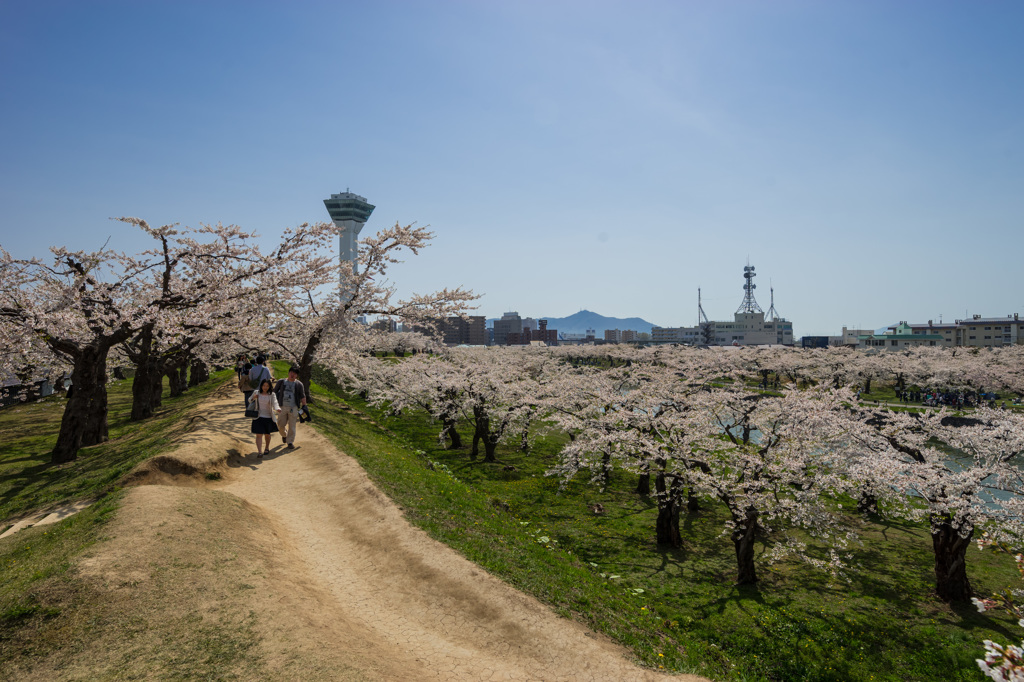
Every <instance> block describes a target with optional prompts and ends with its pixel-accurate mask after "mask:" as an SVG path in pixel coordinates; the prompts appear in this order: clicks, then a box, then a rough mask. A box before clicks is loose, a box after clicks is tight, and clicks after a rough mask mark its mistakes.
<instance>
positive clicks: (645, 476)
mask: <svg viewBox="0 0 1024 682" xmlns="http://www.w3.org/2000/svg"><path fill="white" fill-rule="evenodd" d="M636 494H637V495H643V496H644V497H647V496H648V495H650V494H651V474H650V472H647V471H645V472H644V473H642V474H640V477H639V478H637V480H636Z"/></svg>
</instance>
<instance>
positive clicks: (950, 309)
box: [0, 0, 1024, 336]
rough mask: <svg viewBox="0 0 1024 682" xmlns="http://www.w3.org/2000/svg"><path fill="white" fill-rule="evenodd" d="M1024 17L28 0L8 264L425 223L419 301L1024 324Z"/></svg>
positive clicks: (810, 322) (13, 14) (822, 4)
mask: <svg viewBox="0 0 1024 682" xmlns="http://www.w3.org/2000/svg"><path fill="white" fill-rule="evenodd" d="M1022 26H1024V2H1020V1H1019V0H1007V1H1003V2H1000V1H977V2H966V1H963V2H945V1H942V0H921V1H912V0H884V1H883V0H879V1H875V2H872V1H870V0H868V1H865V0H856V1H852V0H851V1H843V0H827V1H826V0H819V1H815V2H809V1H808V2H803V1H788V0H772V1H770V2H765V1H761V0H759V1H757V2H753V1H751V2H740V1H729V0H725V1H721V2H718V1H716V2H710V1H704V0H702V1H700V2H697V1H681V0H672V1H666V2H656V1H641V0H633V1H630V2H625V1H623V2H600V1H595V0H585V1H584V0H580V1H579V2H569V1H559V0H544V1H539V2H532V1H522V0H516V1H515V2H511V1H509V2H496V1H495V2H492V1H485V0H473V1H469V0H465V1H455V0H444V1H441V0H438V1H434V2H427V1H425V0H424V1H412V0H407V1H403V2H397V1H388V0H374V1H373V2H360V3H354V2H353V3H346V2H301V1H296V2H289V3H284V2H279V1H277V0H275V1H272V2H271V1H266V2H261V1H258V0H255V1H254V0H247V1H245V2H242V1H239V2H223V1H217V0H202V1H191V0H173V1H171V0H168V1H166V2H160V1H157V0H148V1H144V0H123V1H120V2H111V1H104V0H89V1H87V2H86V1H82V0H69V1H64V2H56V1H51V0H32V2H16V1H15V0H0V139H2V143H0V244H2V245H3V246H4V247H5V248H7V249H8V250H10V251H12V252H13V253H14V254H15V255H18V256H29V255H37V254H43V253H45V251H46V249H47V248H48V247H49V246H50V245H53V244H60V245H67V246H69V247H72V248H83V249H93V248H97V247H99V246H100V245H101V244H102V243H103V242H104V241H105V240H106V239H107V237H108V236H112V237H113V240H112V244H114V245H115V246H120V247H123V248H126V249H131V248H133V247H136V246H141V245H142V244H143V242H142V241H141V240H139V239H138V238H137V237H136V236H135V235H134V234H132V233H131V231H130V229H129V228H127V227H126V226H122V225H120V224H119V223H112V222H110V221H109V220H108V218H109V217H110V216H118V215H134V216H138V217H141V218H145V219H146V220H148V221H149V222H151V223H154V224H163V223H172V222H179V223H182V224H185V225H197V224H198V223H200V222H204V223H216V222H224V223H235V224H238V225H241V226H242V227H245V228H249V229H254V230H258V231H259V232H260V233H261V234H267V235H269V234H274V233H276V232H278V231H279V230H281V229H282V228H284V227H286V226H289V225H295V224H297V223H301V222H304V221H314V220H327V219H328V216H327V213H326V210H325V209H324V206H323V203H322V200H323V199H324V198H326V197H327V196H328V195H330V194H331V193H334V192H341V191H344V190H345V189H346V188H351V190H352V191H353V192H356V193H358V194H361V195H363V196H365V197H367V199H368V200H369V201H370V203H373V204H375V205H376V206H377V209H376V211H375V212H374V214H373V216H372V218H371V219H370V222H369V223H367V226H366V227H365V228H364V230H363V233H364V235H365V234H367V233H370V232H372V231H374V230H375V229H379V228H381V227H384V226H387V225H390V224H393V223H394V222H396V221H399V222H402V223H403V224H404V223H410V222H416V223H418V224H420V225H429V226H430V227H431V228H432V229H433V230H434V231H435V232H436V234H437V236H436V239H435V240H434V243H433V245H432V246H431V247H430V248H429V249H427V250H426V251H424V252H422V253H421V255H420V256H418V257H416V258H414V259H411V260H409V261H408V262H407V263H405V264H404V265H402V266H400V267H399V268H398V269H396V270H395V280H396V283H398V284H399V288H400V290H401V291H404V292H408V291H413V290H415V291H427V290H432V289H436V288H438V287H442V286H455V285H463V286H466V287H468V288H472V289H474V290H475V291H476V292H477V293H480V294H484V297H483V299H482V300H481V307H480V311H479V312H480V313H483V314H486V315H487V316H488V317H495V316H500V314H501V313H502V312H503V311H505V310H517V311H519V312H520V313H521V314H522V315H524V316H533V317H540V316H551V317H562V316H565V315H569V314H572V313H574V312H576V311H578V310H580V309H582V308H586V309H589V310H593V311H596V312H599V313H602V314H604V315H610V316H616V317H629V316H639V317H643V318H645V319H647V320H649V321H651V322H653V323H655V324H659V325H662V326H676V325H691V324H693V323H695V322H696V290H697V287H698V286H699V287H701V289H702V290H703V294H704V307H705V310H706V311H707V313H708V314H709V316H710V317H711V318H712V319H725V318H731V315H732V313H733V312H734V311H735V310H736V308H737V307H738V306H739V304H740V301H741V300H742V297H743V291H742V288H741V287H742V284H743V279H742V268H743V266H744V265H746V263H747V260H748V258H749V261H750V263H751V264H753V265H754V266H756V268H757V272H758V275H759V276H758V278H757V280H756V281H757V284H758V289H757V296H758V300H759V302H760V303H761V305H762V307H763V308H765V309H767V308H768V303H769V300H768V298H769V296H768V289H769V283H771V284H773V285H774V287H775V294H776V296H775V302H776V308H777V309H778V311H779V312H780V313H781V314H782V315H784V316H786V317H788V318H789V319H791V320H793V322H794V328H795V333H796V335H797V336H800V335H804V334H838V333H839V331H840V328H841V327H842V326H843V325H846V326H850V327H864V328H874V327H880V326H884V325H886V324H890V323H893V322H896V321H898V320H908V321H911V322H923V321H927V320H928V319H934V320H936V321H937V320H938V319H939V317H940V315H941V316H942V317H943V319H944V320H946V321H949V320H952V319H954V318H962V317H964V316H965V314H967V313H970V314H975V313H981V314H985V315H1006V314H1010V313H1013V312H1021V313H1024V287H1022V286H1021V282H1020V278H1021V259H1022V256H1024V40H1021V34H1020V31H1021V27H1022Z"/></svg>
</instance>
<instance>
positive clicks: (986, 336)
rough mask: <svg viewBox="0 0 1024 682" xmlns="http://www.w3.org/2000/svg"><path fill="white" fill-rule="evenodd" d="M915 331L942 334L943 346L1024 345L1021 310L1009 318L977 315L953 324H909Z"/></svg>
mask: <svg viewBox="0 0 1024 682" xmlns="http://www.w3.org/2000/svg"><path fill="white" fill-rule="evenodd" d="M908 326H909V327H910V329H911V331H912V333H913V334H915V335H918V336H924V335H936V334H937V335H939V336H940V337H941V339H942V342H941V343H939V344H938V345H940V346H971V347H980V348H995V347H998V346H1009V345H1013V344H1024V320H1022V319H1020V313H1014V314H1013V315H1007V316H1006V317H982V316H981V315H974V316H972V317H971V319H969V320H956V321H955V322H954V323H953V324H950V323H948V322H947V323H945V324H943V323H941V322H940V323H939V324H934V323H933V322H932V321H931V320H928V323H927V324H912V325H908Z"/></svg>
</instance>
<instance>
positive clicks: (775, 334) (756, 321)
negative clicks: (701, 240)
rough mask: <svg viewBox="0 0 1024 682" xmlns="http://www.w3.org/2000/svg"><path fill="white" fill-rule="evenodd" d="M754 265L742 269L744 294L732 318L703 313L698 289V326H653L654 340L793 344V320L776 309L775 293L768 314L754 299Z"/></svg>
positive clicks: (655, 341) (667, 341)
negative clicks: (720, 317) (717, 317)
mask: <svg viewBox="0 0 1024 682" xmlns="http://www.w3.org/2000/svg"><path fill="white" fill-rule="evenodd" d="M755 275H756V273H755V272H754V266H753V265H747V266H746V267H744V268H743V278H744V280H745V283H744V285H743V290H744V296H743V301H742V303H740V307H739V309H738V310H737V311H736V313H735V314H734V315H733V319H732V320H725V321H711V320H708V319H707V317H706V316H705V315H704V309H703V306H702V305H701V304H700V299H699V290H698V303H697V309H698V316H699V318H700V324H698V325H697V326H695V327H653V328H652V329H651V341H652V342H653V343H686V344H692V345H708V346H768V345H783V346H792V345H793V323H792V322H790V321H789V320H787V319H785V318H783V317H780V316H779V315H778V313H776V312H775V292H774V290H772V303H771V307H769V309H768V313H767V315H766V314H765V312H764V311H763V310H761V307H760V306H759V305H758V304H757V300H756V299H755V298H754V289H756V288H757V285H755V284H754V281H753V279H754V277H755Z"/></svg>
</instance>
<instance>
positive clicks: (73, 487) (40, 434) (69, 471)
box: [0, 370, 233, 531]
mask: <svg viewBox="0 0 1024 682" xmlns="http://www.w3.org/2000/svg"><path fill="white" fill-rule="evenodd" d="M232 375H233V371H232V370H223V371H221V372H217V373H215V374H214V375H213V376H212V378H211V380H210V381H208V382H206V383H205V384H203V385H201V386H196V387H194V388H191V389H189V390H188V391H186V392H185V393H184V394H183V395H181V396H179V397H177V398H167V397H165V398H164V401H163V406H162V407H161V408H160V410H158V411H157V414H156V415H155V416H154V417H153V418H151V419H147V420H146V421H144V422H131V421H129V420H128V417H129V415H130V413H131V400H132V395H131V380H130V379H128V380H124V381H116V382H114V383H112V384H110V385H109V386H108V387H107V394H108V397H109V416H108V422H109V432H110V440H109V441H108V442H106V443H101V444H100V445H95V446H92V447H88V448H82V450H80V451H79V453H78V458H77V459H76V460H75V461H74V462H68V463H66V464H60V465H56V466H55V465H53V464H51V463H50V451H51V450H52V449H53V446H54V444H55V443H56V442H57V433H58V431H59V430H60V420H61V416H62V415H63V413H64V405H65V404H66V401H65V400H64V398H63V397H62V396H63V394H61V396H51V397H49V398H44V399H43V400H40V401H38V402H34V403H30V404H27V405H15V406H12V407H7V408H4V409H2V410H0V531H2V530H4V529H6V527H7V525H9V524H5V523H4V521H5V520H9V519H11V518H12V517H14V516H16V515H18V514H22V513H24V512H27V511H29V510H32V509H37V508H40V507H44V506H48V505H52V504H56V503H60V502H64V501H67V500H74V499H83V498H92V497H99V496H100V495H103V494H104V493H106V492H108V491H110V490H112V489H113V488H114V487H115V485H116V482H117V481H118V480H119V479H120V478H121V477H122V476H124V475H125V474H126V473H128V471H130V470H131V469H132V468H133V467H135V465H137V464H138V463H139V462H141V461H142V460H144V459H146V458H148V457H150V456H152V455H153V454H154V452H156V451H159V450H162V449H165V448H167V447H170V446H173V445H174V443H175V441H176V438H177V436H178V435H179V434H180V433H181V430H182V428H183V425H182V424H181V423H180V416H181V414H182V412H183V411H186V410H189V409H191V408H192V407H194V406H196V405H198V404H200V403H201V402H202V401H204V400H206V399H208V398H209V397H210V394H211V393H212V392H213V391H214V390H216V389H217V387H219V386H220V385H221V384H222V383H223V381H224V380H225V379H226V378H227V377H228V376H232Z"/></svg>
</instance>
